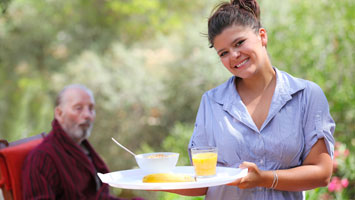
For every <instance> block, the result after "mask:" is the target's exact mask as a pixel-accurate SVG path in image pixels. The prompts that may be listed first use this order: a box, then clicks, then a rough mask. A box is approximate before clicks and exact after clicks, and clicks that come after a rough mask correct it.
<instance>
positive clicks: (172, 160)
mask: <svg viewBox="0 0 355 200" xmlns="http://www.w3.org/2000/svg"><path fill="white" fill-rule="evenodd" d="M178 159H179V154H178V153H173V152H156V153H145V154H138V155H136V161H137V164H138V166H139V168H141V169H143V170H145V171H147V172H151V173H161V172H169V171H171V170H173V169H174V167H175V166H176V163H177V161H178Z"/></svg>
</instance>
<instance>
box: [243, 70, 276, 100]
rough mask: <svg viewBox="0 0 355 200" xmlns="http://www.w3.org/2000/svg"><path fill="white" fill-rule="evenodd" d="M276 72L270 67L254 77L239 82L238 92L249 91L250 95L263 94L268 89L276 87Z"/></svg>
mask: <svg viewBox="0 0 355 200" xmlns="http://www.w3.org/2000/svg"><path fill="white" fill-rule="evenodd" d="M275 81H276V72H275V70H274V69H273V68H272V67H271V65H270V66H267V67H263V68H261V70H260V71H258V72H257V73H256V74H255V75H254V76H253V77H250V78H247V79H240V80H238V84H237V90H238V91H239V90H242V91H244V92H245V91H248V93H254V94H261V93H263V91H265V90H266V89H267V88H269V87H270V86H272V85H275V84H274V82H275Z"/></svg>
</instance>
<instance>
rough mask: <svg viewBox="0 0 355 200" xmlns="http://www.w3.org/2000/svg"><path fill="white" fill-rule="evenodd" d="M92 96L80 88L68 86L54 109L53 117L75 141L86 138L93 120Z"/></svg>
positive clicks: (93, 104)
mask: <svg viewBox="0 0 355 200" xmlns="http://www.w3.org/2000/svg"><path fill="white" fill-rule="evenodd" d="M95 116H96V113H95V102H94V98H93V97H92V96H91V95H90V94H88V92H87V91H85V90H83V89H81V88H69V89H67V90H66V91H65V93H64V94H63V97H62V102H61V104H60V105H59V106H57V107H56V110H55V118H56V119H57V120H58V122H59V124H60V125H61V126H62V128H63V130H64V131H65V132H66V133H67V134H68V136H69V137H71V138H72V139H73V140H74V141H75V142H76V143H81V141H82V140H84V139H86V138H88V137H89V136H90V133H91V129H92V126H93V122H94V120H95Z"/></svg>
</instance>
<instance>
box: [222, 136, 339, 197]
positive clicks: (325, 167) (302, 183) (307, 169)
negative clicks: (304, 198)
mask: <svg viewBox="0 0 355 200" xmlns="http://www.w3.org/2000/svg"><path fill="white" fill-rule="evenodd" d="M332 162H333V161H332V159H331V157H330V155H329V154H328V151H327V148H326V146H325V143H324V139H319V140H318V141H317V142H316V144H314V146H313V147H312V149H311V151H310V153H309V154H308V156H307V157H306V159H305V160H304V162H303V164H302V165H301V166H299V167H295V168H291V169H285V170H276V171H275V172H276V174H277V176H278V184H277V185H276V188H274V189H277V190H284V191H302V190H309V189H313V188H317V187H324V186H326V185H327V184H328V183H329V181H330V177H331V175H332V166H333V165H332ZM240 167H241V168H248V172H249V173H248V175H247V176H246V177H244V178H241V179H237V180H236V181H234V182H233V183H230V184H228V185H234V186H238V187H239V188H242V189H245V188H253V187H266V188H270V187H271V185H272V184H273V180H274V174H273V171H261V170H259V169H258V167H257V166H256V165H255V164H254V163H250V162H244V163H243V164H241V166H240Z"/></svg>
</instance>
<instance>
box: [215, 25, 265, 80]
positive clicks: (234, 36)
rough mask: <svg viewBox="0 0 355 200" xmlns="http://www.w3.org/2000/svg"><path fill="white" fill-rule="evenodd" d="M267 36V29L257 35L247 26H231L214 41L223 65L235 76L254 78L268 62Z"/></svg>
mask: <svg viewBox="0 0 355 200" xmlns="http://www.w3.org/2000/svg"><path fill="white" fill-rule="evenodd" d="M266 44H267V34H266V31H265V29H263V28H261V29H259V32H258V33H255V31H254V30H253V29H251V28H250V27H245V26H236V25H234V26H230V27H228V28H226V29H225V30H223V32H222V33H221V34H219V35H217V36H216V37H215V39H214V43H213V46H214V48H215V49H216V51H217V53H218V55H219V57H220V59H221V62H222V63H223V65H224V66H225V67H226V68H227V69H228V70H229V71H230V72H231V73H232V74H233V75H235V76H238V77H240V78H243V79H247V78H250V77H252V76H253V75H254V74H256V73H257V72H258V70H259V69H260V68H261V66H263V65H264V64H265V63H266V62H267V59H268V58H267V52H266Z"/></svg>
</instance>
